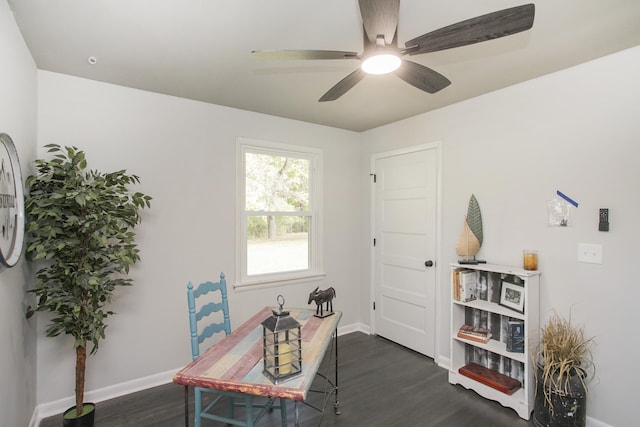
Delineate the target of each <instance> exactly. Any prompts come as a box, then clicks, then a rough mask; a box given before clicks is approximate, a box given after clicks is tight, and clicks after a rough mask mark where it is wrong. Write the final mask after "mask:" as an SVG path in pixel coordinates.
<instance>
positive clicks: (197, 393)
mask: <svg viewBox="0 0 640 427" xmlns="http://www.w3.org/2000/svg"><path fill="white" fill-rule="evenodd" d="M193 394H194V397H195V403H196V404H195V408H194V413H193V427H200V423H201V420H200V413H201V412H202V390H200V389H199V388H197V387H195V388H194V389H193Z"/></svg>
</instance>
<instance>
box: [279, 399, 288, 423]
mask: <svg viewBox="0 0 640 427" xmlns="http://www.w3.org/2000/svg"><path fill="white" fill-rule="evenodd" d="M280 416H282V427H287V400H286V399H282V398H281V399H280Z"/></svg>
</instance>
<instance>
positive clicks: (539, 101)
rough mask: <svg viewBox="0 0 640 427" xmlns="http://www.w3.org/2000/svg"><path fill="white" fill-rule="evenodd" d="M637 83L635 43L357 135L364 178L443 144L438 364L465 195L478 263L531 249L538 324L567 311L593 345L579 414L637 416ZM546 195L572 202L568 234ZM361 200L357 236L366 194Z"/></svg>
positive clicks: (621, 421)
mask: <svg viewBox="0 0 640 427" xmlns="http://www.w3.org/2000/svg"><path fill="white" fill-rule="evenodd" d="M639 75H640V47H636V48H633V49H630V50H627V51H624V52H621V53H618V54H615V55H612V56H609V57H605V58H601V59H598V60H596V61H593V62H590V63H586V64H583V65H580V66H577V67H574V68H571V69H568V70H565V71H562V72H558V73H554V74H551V75H548V76H545V77H542V78H538V79H535V80H532V81H529V82H525V83H523V84H519V85H516V86H512V87H510V88H507V89H504V90H500V91H497V92H494V93H491V94H488V95H485V96H482V97H479V98H475V99H472V100H469V101H466V102H461V103H459V104H456V105H452V106H449V107H446V108H442V109H440V110H438V111H434V112H431V113H427V114H424V115H421V116H418V117H414V118H411V119H408V120H404V121H401V122H397V123H394V124H391V125H388V126H384V127H381V128H378V129H374V130H371V131H369V132H366V133H364V134H363V138H364V145H363V153H362V158H361V167H362V168H363V169H364V170H365V171H366V169H365V168H366V167H368V165H369V164H370V157H371V154H372V153H379V152H383V151H387V150H391V149H395V148H398V147H406V146H412V145H418V144H423V143H429V142H434V141H441V142H442V144H443V185H442V188H443V206H442V212H443V233H442V235H443V250H442V253H443V259H441V260H439V266H440V270H439V277H440V280H441V283H442V287H441V289H440V291H441V295H443V296H444V297H443V299H442V301H441V304H440V309H441V312H442V317H441V325H442V330H441V331H440V335H441V340H440V349H441V355H440V357H441V358H442V359H443V360H448V357H449V347H448V344H447V338H448V332H447V328H448V323H449V308H448V305H447V301H446V296H447V292H448V288H447V286H448V281H449V270H448V263H450V262H453V261H455V260H456V259H457V257H456V254H455V244H456V241H457V239H458V236H459V234H460V232H461V229H462V223H463V220H464V217H465V215H466V210H467V203H468V201H469V197H470V196H471V194H475V195H476V197H477V199H478V201H479V204H480V208H481V210H482V217H483V226H484V244H483V246H482V248H481V251H480V254H479V257H480V258H481V259H486V260H488V261H489V262H491V263H497V264H507V265H520V263H521V253H522V249H525V248H535V249H538V250H539V252H540V254H539V256H540V262H539V268H540V270H541V271H542V277H541V281H542V283H541V291H540V294H541V308H540V313H541V318H542V319H543V321H545V320H546V319H547V318H548V317H549V315H550V314H551V313H552V312H553V310H557V311H558V312H559V313H561V314H563V315H568V313H569V311H571V314H572V320H573V321H574V322H575V323H576V324H584V325H585V329H586V334H587V335H592V336H595V337H596V341H597V346H596V347H595V349H594V358H595V363H596V368H597V378H596V380H595V381H594V382H592V383H591V394H590V397H589V401H588V416H589V417H591V418H593V419H597V420H600V421H602V422H605V423H608V424H610V425H615V426H628V425H634V424H635V422H636V421H635V419H636V413H637V410H636V407H637V405H636V404H635V403H634V402H633V400H632V399H634V398H635V396H636V395H637V393H636V391H635V385H636V383H637V380H638V379H639V378H638V373H637V372H636V370H635V369H634V366H635V362H636V359H637V356H638V350H637V345H635V344H634V343H633V338H632V337H630V336H629V330H630V329H629V328H630V327H631V325H632V324H634V322H635V315H634V314H633V313H634V312H635V311H636V310H637V307H638V301H640V286H638V283H636V282H637V280H636V279H635V278H636V276H637V274H636V272H635V269H636V268H635V267H636V266H635V262H636V261H635V257H636V254H635V252H636V250H637V248H638V243H637V241H638V237H640V222H639V221H638V212H639V211H640V197H638V194H639V193H638V188H637V184H638V183H639V182H640V169H639V168H638V160H637V159H638V157H639V155H640V144H639V139H638V138H639V135H640V102H638V95H639V94H640V81H639V79H638V76H639ZM453 89H455V83H454V87H453ZM364 175H366V174H363V178H361V181H362V182H363V188H367V187H364V186H365V185H367V186H368V185H369V184H368V181H367V180H366V178H364ZM556 190H560V191H562V192H564V193H565V194H567V195H569V196H570V197H572V198H574V199H575V200H576V201H578V202H579V207H578V209H574V211H573V219H574V224H573V226H571V227H565V228H552V227H548V226H547V224H546V203H547V201H548V200H550V199H552V198H553V197H554V196H555V193H556ZM363 197H365V202H364V204H363V205H364V206H363V220H364V221H363V225H362V232H363V235H368V234H367V233H369V229H370V228H369V227H370V225H369V222H368V220H367V216H368V215H367V213H368V212H369V204H370V200H369V194H368V192H364V193H363ZM599 208H609V209H610V223H611V231H610V232H608V233H603V232H599V231H598V209H599ZM579 242H586V243H598V244H601V245H602V246H603V248H604V263H603V264H602V265H595V264H584V263H579V262H577V246H578V243H579ZM368 251H369V249H368V246H367V245H366V244H363V247H362V248H361V252H362V254H363V258H362V259H363V260H362V277H363V288H362V292H366V289H368V286H369V282H370V277H369V271H370V270H369V269H370V266H369V253H368Z"/></svg>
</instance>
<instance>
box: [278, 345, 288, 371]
mask: <svg viewBox="0 0 640 427" xmlns="http://www.w3.org/2000/svg"><path fill="white" fill-rule="evenodd" d="M278 347H279V350H278V361H279V363H278V366H279V367H280V375H287V374H290V373H291V346H290V345H289V344H286V343H282V344H279V345H278Z"/></svg>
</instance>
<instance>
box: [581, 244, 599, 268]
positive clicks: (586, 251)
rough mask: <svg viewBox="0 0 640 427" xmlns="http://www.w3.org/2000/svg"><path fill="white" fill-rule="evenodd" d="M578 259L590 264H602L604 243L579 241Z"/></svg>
mask: <svg viewBox="0 0 640 427" xmlns="http://www.w3.org/2000/svg"><path fill="white" fill-rule="evenodd" d="M578 261H580V262H586V263H590V264H602V245H598V244H595V243H579V244H578Z"/></svg>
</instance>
